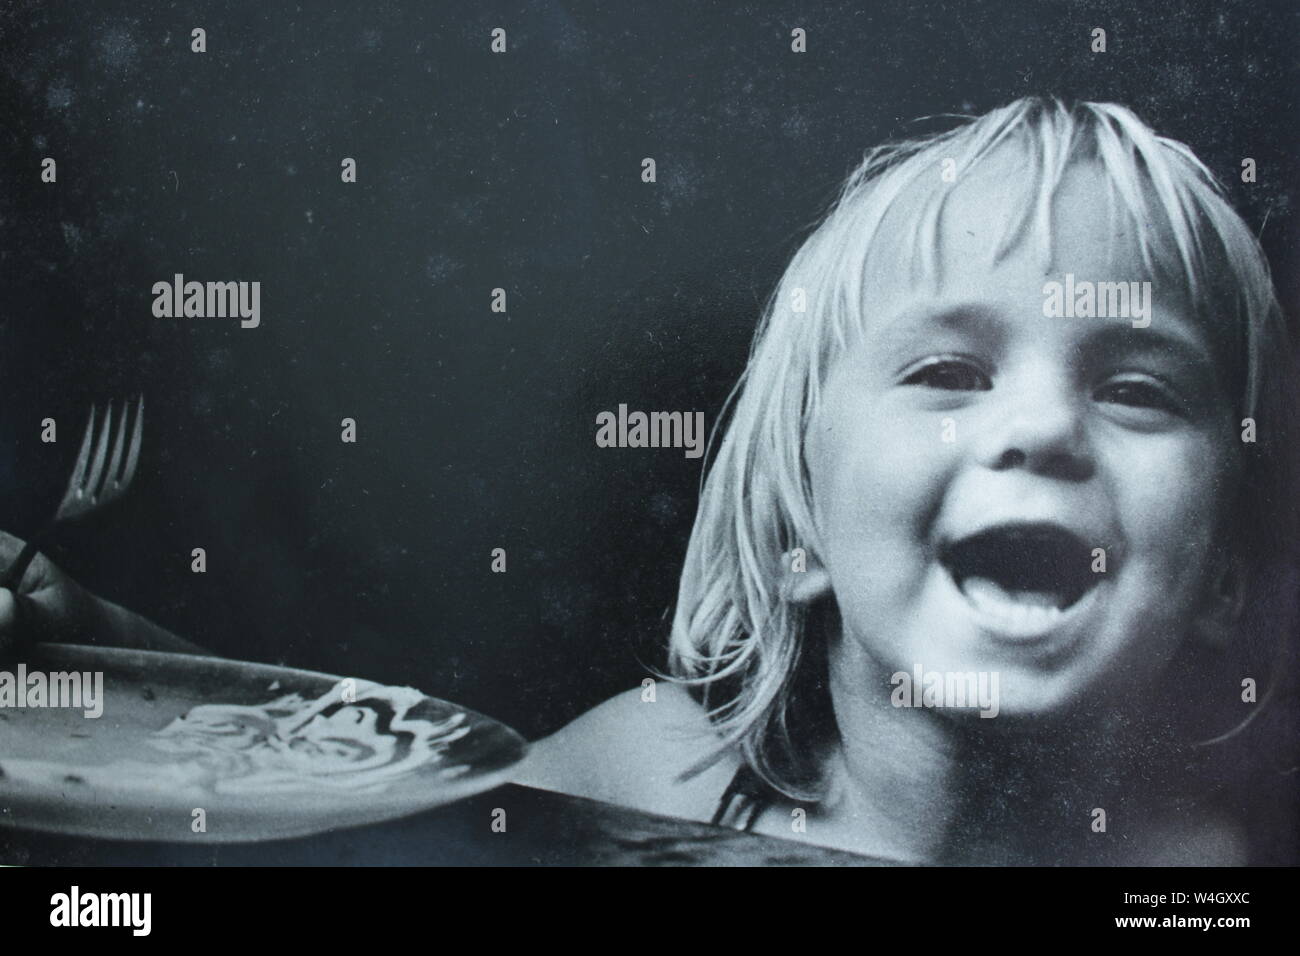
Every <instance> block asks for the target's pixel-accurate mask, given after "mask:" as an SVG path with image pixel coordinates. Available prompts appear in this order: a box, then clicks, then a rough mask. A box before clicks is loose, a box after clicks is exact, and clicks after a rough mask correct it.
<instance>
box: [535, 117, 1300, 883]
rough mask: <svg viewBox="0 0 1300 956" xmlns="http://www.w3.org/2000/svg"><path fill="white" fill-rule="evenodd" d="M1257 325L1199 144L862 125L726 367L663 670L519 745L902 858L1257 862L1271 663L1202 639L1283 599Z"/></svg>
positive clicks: (1237, 247) (1287, 477) (1286, 565)
mask: <svg viewBox="0 0 1300 956" xmlns="http://www.w3.org/2000/svg"><path fill="white" fill-rule="evenodd" d="M1121 284H1122V285H1121ZM1063 290H1065V294H1069V295H1070V296H1071V301H1070V302H1068V303H1065V308H1062V307H1061V306H1062V301H1061V299H1062V296H1063ZM1130 292H1131V293H1132V294H1131V295H1126V294H1125V293H1130ZM1284 332H1285V329H1284V323H1283V320H1282V316H1281V311H1280V309H1279V306H1278V303H1277V301H1276V298H1275V295H1274V292H1273V287H1272V283H1271V281H1270V277H1269V271H1268V266H1267V263H1266V261H1265V259H1264V256H1263V254H1262V252H1261V250H1260V247H1259V245H1258V243H1257V241H1256V239H1255V237H1254V236H1253V235H1252V234H1251V232H1250V230H1249V229H1248V228H1247V226H1246V225H1245V224H1244V223H1243V222H1242V220H1241V219H1240V218H1239V217H1238V216H1237V215H1236V214H1235V213H1234V212H1233V211H1232V209H1231V208H1230V206H1229V205H1228V203H1227V202H1226V201H1225V199H1224V198H1223V194H1222V192H1221V190H1220V189H1219V188H1218V187H1217V186H1216V184H1215V181H1214V179H1213V176H1212V175H1211V174H1210V173H1209V171H1208V170H1207V169H1206V168H1205V167H1204V166H1203V165H1202V164H1201V163H1200V161H1199V160H1197V159H1196V157H1195V156H1194V155H1193V154H1192V152H1191V151H1190V150H1189V149H1188V148H1187V147H1186V146H1184V145H1182V144H1180V143H1178V142H1175V141H1172V140H1169V139H1165V138H1162V137H1159V136H1157V135H1155V134H1154V133H1153V132H1152V131H1151V130H1150V129H1149V128H1147V127H1146V126H1145V125H1143V123H1142V122H1141V121H1139V120H1138V119H1137V118H1136V117H1135V116H1134V115H1133V113H1131V112H1130V111H1128V110H1127V109H1125V108H1123V107H1119V106H1115V105H1111V104H1096V103H1082V104H1078V105H1075V106H1066V105H1064V104H1062V103H1059V102H1057V101H1054V100H1051V101H1049V100H1043V99H1037V98H1033V99H1023V100H1019V101H1017V102H1015V103H1012V104H1011V105H1009V106H1006V107H1004V108H1001V109H996V110H994V111H992V112H990V113H988V114H986V115H985V116H983V117H980V118H978V119H975V120H973V121H971V122H969V123H967V124H965V125H963V126H961V127H960V128H958V129H955V130H952V131H949V132H945V133H942V134H939V135H934V136H930V137H927V138H923V139H918V140H913V141H909V142H904V143H898V144H891V145H887V146H884V147H881V148H879V149H876V150H874V151H872V152H871V153H870V154H868V156H867V157H866V160H865V161H864V162H863V163H862V165H861V166H860V167H858V169H857V170H856V171H855V172H854V173H853V174H852V176H851V177H850V178H849V180H848V182H847V184H846V185H845V187H844V189H843V191H842V194H841V196H840V198H839V200H838V201H837V203H836V204H835V205H834V207H833V209H832V210H831V212H830V213H829V215H828V216H827V217H826V218H825V219H824V220H823V221H822V223H821V225H820V226H819V227H818V228H817V229H816V230H815V231H814V232H813V233H812V235H811V236H810V238H808V239H807V241H806V242H804V244H803V246H802V248H801V249H800V250H799V251H798V253H797V254H796V255H795V257H794V259H793V261H792V262H791V263H790V265H789V267H788V269H787V270H786V272H785V275H784V276H783V278H782V279H781V282H780V284H779V286H778V287H777V289H776V291H775V294H774V295H773V296H772V298H771V301H770V303H769V305H768V307H767V309H766V311H765V314H764V316H763V319H762V321H761V323H760V325H759V327H758V330H757V334H756V336H755V339H754V343H753V347H752V350H751V353H750V358H749V363H748V367H747V369H746V370H745V373H744V376H743V377H742V380H741V382H740V384H739V385H738V386H737V388H736V390H735V391H734V392H733V394H732V398H731V400H730V401H729V406H730V419H729V421H728V422H727V424H726V427H725V431H724V432H723V433H722V439H721V442H720V444H719V445H718V447H717V448H716V455H715V456H714V460H713V462H712V465H711V468H710V469H709V471H708V474H707V479H706V481H705V483H704V485H703V490H702V497H701V501H700V505H699V511H698V514H697V517H696V520H695V525H694V529H693V532H692V535H691V540H690V545H689V549H688V553H687V557H686V563H685V568H684V570H683V573H682V576H681V584H680V589H679V594H678V602H677V608H676V615H675V618H674V621H673V628H672V635H671V641H670V648H669V660H670V675H668V676H669V677H670V682H668V683H661V684H660V685H659V686H658V687H651V688H649V689H639V690H634V691H631V692H628V693H626V694H623V695H620V696H619V697H616V698H614V699H612V700H610V701H607V702H606V703H604V704H602V705H600V706H599V707H596V708H595V709H593V710H592V711H590V712H588V713H587V714H585V715H583V716H582V717H580V718H578V719H577V720H576V721H574V722H573V723H572V724H570V725H569V726H567V727H565V728H564V729H562V730H561V731H559V732H558V733H556V734H554V735H553V736H551V737H549V738H547V739H545V740H543V741H541V742H540V743H538V744H537V745H535V746H534V749H533V752H532V755H531V757H530V758H529V760H528V762H527V763H526V764H525V765H524V768H523V770H522V772H521V773H520V775H519V777H518V779H519V780H520V782H524V783H530V784H533V785H536V786H541V787H546V788H550V789H555V790H561V791H566V792H570V793H576V794H581V795H585V796H590V797H595V798H598V799H603V800H608V801H611V802H615V803H622V804H628V805H632V806H637V807H640V808H643V809H646V810H651V811H657V812H661V813H666V814H672V815H678V816H682V817H688V818H694V819H704V820H712V821H713V822H715V823H721V824H724V825H733V826H737V827H740V828H744V829H752V830H755V831H757V832H761V833H768V834H771V835H776V836H784V837H788V838H794V839H800V840H806V841H809V842H814V843H818V844H823V845H828V846H833V847H838V848H842V849H847V850H854V851H858V852H861V853H864V854H868V855H873V856H877V857H884V858H890V859H895V860H902V861H910V862H929V863H975V864H979V863H1030V864H1053V863H1057V864H1059V863H1066V864H1082V863H1108V864H1162V863H1166V864H1198V863H1204V864H1239V863H1244V862H1248V861H1249V859H1250V856H1249V851H1250V842H1249V840H1248V837H1249V836H1250V834H1248V833H1247V832H1246V830H1245V828H1244V826H1243V817H1242V814H1241V812H1240V810H1241V807H1240V805H1239V804H1240V798H1239V797H1234V796H1233V793H1232V789H1231V787H1228V786H1225V784H1224V781H1225V779H1227V780H1230V779H1231V778H1233V776H1234V775H1235V774H1238V773H1239V772H1240V770H1241V768H1240V766H1238V765H1237V764H1236V763H1234V762H1233V761H1234V759H1235V758H1234V757H1233V756H1231V751H1230V750H1229V749H1227V748H1229V747H1230V746H1231V744H1232V742H1233V739H1234V737H1235V736H1236V731H1235V730H1234V729H1233V728H1237V727H1238V726H1239V725H1241V724H1242V723H1243V722H1248V721H1249V720H1250V719H1251V718H1252V717H1253V716H1254V714H1255V711H1256V710H1257V709H1259V708H1261V707H1263V703H1257V702H1254V698H1251V696H1250V692H1249V689H1248V684H1249V682H1250V681H1254V682H1258V685H1259V690H1260V694H1261V697H1260V700H1263V696H1264V694H1265V691H1267V693H1268V696H1272V695H1273V691H1274V688H1273V687H1272V686H1271V683H1270V682H1271V681H1272V680H1273V679H1274V678H1275V675H1273V674H1269V673H1264V672H1260V671H1256V670H1242V669H1240V665H1233V664H1230V663H1229V662H1230V661H1232V660H1234V658H1233V657H1232V654H1233V653H1234V652H1237V653H1239V654H1241V652H1247V651H1249V652H1256V651H1260V650H1261V648H1263V649H1266V648H1267V647H1268V646H1269V645H1273V646H1276V645H1278V644H1279V643H1280V637H1281V635H1282V634H1283V633H1289V630H1286V629H1285V628H1284V627H1279V622H1280V621H1282V620H1285V619H1286V616H1287V613H1288V612H1290V611H1291V610H1293V607H1294V604H1293V601H1292V598H1293V595H1294V576H1293V575H1291V574H1290V570H1291V569H1292V568H1293V567H1294V562H1293V553H1288V549H1289V548H1290V547H1291V546H1292V544H1293V542H1294V540H1295V536H1294V531H1293V529H1294V527H1295V522H1294V512H1293V504H1292V503H1293V501H1294V487H1295V485H1294V483H1293V474H1294V468H1293V466H1292V465H1291V464H1290V462H1289V461H1287V456H1288V455H1289V454H1290V447H1289V445H1288V443H1287V441H1286V440H1285V438H1284V437H1282V432H1283V430H1284V428H1285V426H1286V421H1285V419H1286V416H1287V415H1289V414H1291V413H1293V410H1294V408H1295V407H1296V405H1295V403H1294V401H1293V400H1291V399H1290V398H1289V397H1288V396H1289V395H1290V394H1291V389H1292V387H1293V385H1294V378H1293V372H1292V368H1291V366H1290V364H1289V360H1290V353H1289V352H1288V350H1287V346H1286V343H1285V334H1284ZM1241 656H1244V657H1250V653H1245V654H1241ZM1234 667H1235V668H1236V669H1234ZM925 674H928V675H931V677H934V678H936V681H937V683H933V684H932V683H931V682H930V680H929V679H928V678H924V677H923V676H922V675H925ZM954 678H955V680H954ZM913 679H916V680H924V681H925V684H926V691H927V692H926V693H923V692H922V689H921V688H912V689H909V688H908V687H907V686H906V685H907V684H909V683H910V682H911V681H912V680H913ZM1266 685H1268V686H1267V687H1266ZM944 688H947V690H946V692H945V690H944ZM954 688H955V689H956V690H957V691H958V693H957V695H956V697H955V698H954V697H953V689H954ZM962 688H967V689H968V690H969V691H970V693H969V694H967V695H966V697H965V699H962V697H961V694H960V691H961V690H962ZM976 688H978V689H979V691H980V695H979V696H980V697H981V700H980V701H979V706H972V704H974V703H975V701H974V696H975V694H976V690H975V689H976ZM989 692H992V694H993V696H994V697H996V699H995V700H988V699H984V698H985V697H987V695H988V693H989ZM1248 698H1249V699H1248ZM1262 756H1263V754H1261V753H1259V752H1258V751H1256V752H1254V753H1248V754H1247V756H1246V760H1247V762H1248V763H1249V762H1250V761H1251V760H1252V759H1253V760H1255V761H1256V762H1258V759H1259V758H1261V757H1262ZM1256 836H1257V837H1258V836H1259V835H1256ZM1263 839H1264V840H1265V841H1267V840H1268V839H1269V837H1268V835H1267V834H1265V835H1263Z"/></svg>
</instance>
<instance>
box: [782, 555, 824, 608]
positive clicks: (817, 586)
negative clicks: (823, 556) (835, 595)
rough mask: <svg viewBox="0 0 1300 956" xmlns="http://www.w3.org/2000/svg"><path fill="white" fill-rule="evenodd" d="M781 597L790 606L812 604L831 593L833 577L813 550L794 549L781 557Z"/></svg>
mask: <svg viewBox="0 0 1300 956" xmlns="http://www.w3.org/2000/svg"><path fill="white" fill-rule="evenodd" d="M780 581H781V597H782V598H784V599H785V601H786V602H788V603H790V604H812V603H814V602H816V601H819V600H821V599H822V598H824V597H827V596H829V595H830V593H831V576H830V574H828V573H827V571H826V568H825V567H824V566H823V565H822V563H821V561H820V560H819V559H818V558H817V556H816V555H815V554H813V553H812V551H811V550H809V549H807V548H792V549H791V550H789V551H786V552H785V553H784V554H782V555H781V578H780Z"/></svg>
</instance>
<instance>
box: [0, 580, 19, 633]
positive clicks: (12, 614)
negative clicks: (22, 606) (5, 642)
mask: <svg viewBox="0 0 1300 956" xmlns="http://www.w3.org/2000/svg"><path fill="white" fill-rule="evenodd" d="M17 623H18V604H17V602H16V601H14V592H13V591H10V590H9V589H8V588H0V634H8V633H10V632H12V631H13V629H14V627H15V626H16V625H17Z"/></svg>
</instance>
